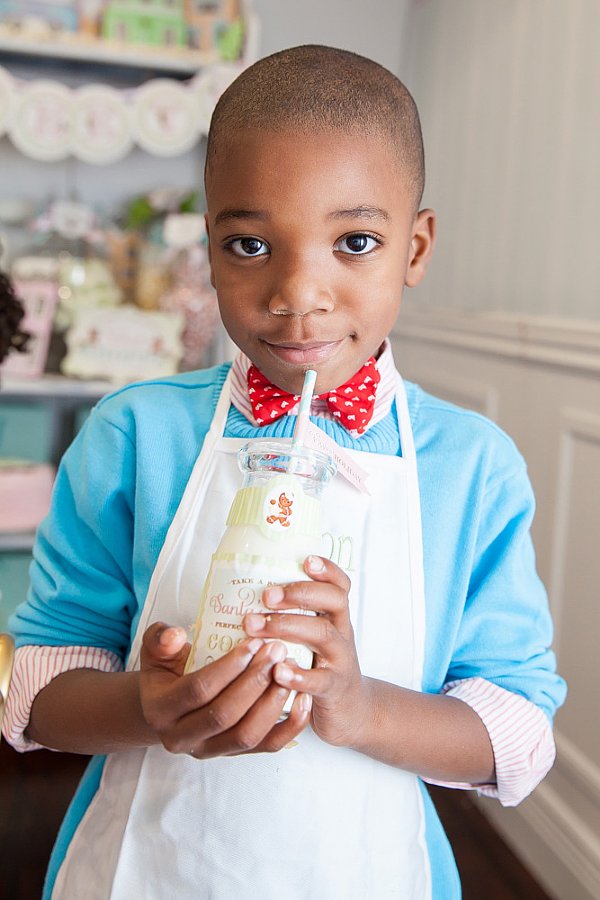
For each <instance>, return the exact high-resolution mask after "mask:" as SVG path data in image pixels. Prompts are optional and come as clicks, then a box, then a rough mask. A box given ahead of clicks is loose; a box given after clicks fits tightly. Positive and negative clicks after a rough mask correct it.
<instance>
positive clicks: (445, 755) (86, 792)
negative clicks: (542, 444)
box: [8, 47, 564, 900]
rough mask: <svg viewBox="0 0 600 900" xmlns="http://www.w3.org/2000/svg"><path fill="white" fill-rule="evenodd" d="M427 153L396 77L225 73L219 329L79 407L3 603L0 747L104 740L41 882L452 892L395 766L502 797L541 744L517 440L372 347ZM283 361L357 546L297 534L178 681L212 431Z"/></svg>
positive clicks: (339, 68)
mask: <svg viewBox="0 0 600 900" xmlns="http://www.w3.org/2000/svg"><path fill="white" fill-rule="evenodd" d="M423 177H424V176H423V151H422V143H421V134H420V127H419V121H418V115H417V112H416V109H415V106H414V103H413V100H412V98H411V97H410V95H409V93H408V92H407V90H406V89H405V88H404V86H403V85H402V84H401V83H400V82H399V81H398V80H397V79H396V78H395V77H394V76H393V75H392V74H391V73H389V72H388V71H386V70H385V69H383V68H382V67H381V66H379V65H377V64H376V63H373V62H371V61H369V60H366V59H364V58H362V57H359V56H356V55H354V54H352V53H348V52H345V51H341V50H334V49H330V48H325V47H298V48H294V49H291V50H287V51H283V52H281V53H277V54H275V55H273V56H271V57H268V58H266V59H263V60H261V61H260V62H258V63H257V64H256V65H254V66H253V67H251V68H250V69H249V70H247V71H246V72H244V73H243V74H242V75H241V76H240V77H239V78H238V79H237V81H236V82H234V84H233V85H232V86H231V87H230V88H229V89H228V90H227V91H226V93H225V94H224V95H223V97H222V98H221V99H220V101H219V103H218V105H217V108H216V110H215V113H214V116H213V120H212V124H211V131H210V135H209V140H208V148H207V162H206V197H207V207H208V213H207V227H208V232H209V242H210V254H211V266H212V273H213V283H214V285H215V288H216V290H217V294H218V298H219V304H220V309H221V314H222V318H223V321H224V323H225V326H226V328H227V330H228V332H229V334H230V335H231V337H232V339H233V340H234V341H235V343H236V344H237V345H238V347H239V348H240V351H241V353H240V355H239V356H238V358H237V359H236V360H235V361H234V363H233V365H232V366H231V367H229V366H228V365H224V366H220V367H218V368H216V369H212V370H209V371H204V372H194V373H187V374H185V375H180V376H175V377H173V378H169V379H163V380H161V381H155V382H148V383H145V384H142V385H134V386H130V387H127V388H124V389H123V390H122V391H119V392H117V393H116V394H114V395H113V396H112V397H109V398H107V399H105V400H103V401H102V402H101V403H100V404H98V406H97V408H96V410H95V411H94V413H93V414H92V416H91V418H90V420H89V422H88V423H87V425H86V426H85V428H84V429H83V431H82V432H81V434H80V435H79V436H78V438H77V439H76V441H75V443H74V445H73V446H72V448H71V449H70V450H69V451H68V453H67V454H66V456H65V458H64V460H63V463H62V466H61V469H60V472H59V475H58V478H57V484H56V489H55V495H54V503H53V509H52V512H51V514H50V516H49V518H48V519H47V520H46V522H45V523H44V524H43V525H42V527H41V529H40V532H39V537H38V541H37V545H36V550H35V562H34V565H33V567H32V588H31V593H30V595H29V598H28V601H27V603H26V604H24V605H23V606H22V607H21V608H20V609H19V610H18V612H17V614H16V615H15V617H14V619H13V623H12V626H13V629H14V631H15V634H16V635H17V640H18V645H19V648H20V649H19V651H18V657H19V659H18V663H17V675H16V680H15V683H16V688H15V690H14V692H13V700H12V706H11V710H9V712H10V715H11V725H10V727H9V729H8V730H9V732H10V734H11V739H12V741H13V743H14V744H15V746H18V747H20V748H21V749H29V748H33V747H35V746H39V745H44V746H49V747H53V748H57V749H61V750H68V751H74V752H81V753H91V754H106V756H103V755H96V756H95V757H94V759H93V760H92V762H91V764H90V767H89V770H88V772H87V775H86V778H85V779H84V781H83V783H82V785H81V787H80V789H79V791H78V793H77V795H76V797H75V799H74V802H73V804H72V806H71V809H70V811H69V813H68V816H67V819H66V821H65V824H64V826H63V829H62V831H61V834H60V835H59V839H58V842H57V846H56V848H55V852H54V856H53V860H52V864H51V867H50V872H49V876H48V880H47V886H46V896H48V897H49V896H52V897H53V898H62V900H73V898H77V900H88V898H98V900H100V898H108V897H110V898H112V900H117V898H119V900H121V898H123V900H125V898H127V900H130V898H132V897H147V898H166V897H171V896H176V897H179V898H189V900H191V898H209V897H210V898H219V900H232V898H236V900H237V898H246V897H247V898H255V897H261V898H266V900H268V898H275V897H277V898H286V900H288V898H289V900H300V898H314V900H322V898H339V900H348V898H361V900H364V898H365V897H369V898H383V897H397V898H402V900H406V898H415V900H417V898H418V900H422V898H430V897H431V898H438V900H452V898H457V897H459V896H460V886H459V882H458V876H457V873H456V868H455V865H454V862H453V859H452V854H451V852H450V849H449V847H448V844H447V841H446V838H445V836H444V834H443V831H442V829H441V825H440V823H439V821H438V819H437V816H436V814H435V811H434V809H433V806H432V804H431V801H430V800H429V797H428V794H427V791H426V789H425V787H424V785H423V783H422V781H421V780H420V779H419V776H420V777H422V778H425V779H429V780H432V781H437V782H443V783H447V784H451V785H452V786H455V787H458V786H460V787H477V788H478V789H479V790H480V791H481V792H482V793H487V794H489V795H492V796H497V797H499V799H500V800H501V802H503V803H505V804H507V805H511V804H514V803H517V802H518V801H519V800H520V799H522V798H523V797H524V796H526V794H527V793H529V791H530V790H531V789H532V788H533V787H534V786H535V784H536V783H537V782H538V781H539V780H540V779H541V778H542V777H543V775H544V774H545V773H546V771H547V770H548V769H549V767H550V766H551V764H552V760H553V757H554V745H553V742H552V736H551V728H550V721H551V718H552V715H553V713H554V711H555V709H556V707H557V706H558V705H559V704H560V703H561V702H562V700H563V696H564V685H563V682H562V681H561V679H560V678H559V677H558V676H557V675H556V674H555V670H554V658H553V655H552V653H551V651H550V650H549V649H548V647H549V644H550V641H551V623H550V619H549V614H548V609H547V604H546V598H545V594H544V590H543V588H542V586H541V584H540V582H539V580H538V578H537V576H536V573H535V566H534V558H533V551H532V547H531V541H530V538H529V526H530V522H531V518H532V514H533V499H532V496H531V490H530V487H529V484H528V481H527V476H526V472H525V466H524V463H523V461H522V459H521V457H520V456H519V454H518V453H517V451H516V450H515V448H514V445H513V444H512V443H511V441H510V440H509V439H508V438H507V437H506V436H505V435H504V434H503V433H502V432H501V431H500V430H499V429H498V428H496V427H495V426H494V425H493V424H492V423H490V422H488V421H487V420H485V419H483V418H482V417H480V416H478V415H476V414H474V413H470V412H467V411H465V410H462V409H458V408H456V407H453V406H450V405H448V404H446V403H442V402H441V401H438V400H436V399H434V398H432V397H430V396H427V395H426V394H425V393H424V392H423V391H422V390H421V389H420V388H418V387H417V386H415V385H410V384H407V385H404V384H403V382H402V380H401V379H400V377H399V376H398V375H397V373H396V372H395V367H394V363H393V360H392V357H391V350H390V345H389V343H388V341H387V336H388V334H389V332H390V330H391V329H392V327H393V325H394V322H395V320H396V316H397V314H398V311H399V307H400V301H401V297H402V292H403V289H404V286H405V285H406V286H408V287H412V286H413V285H416V284H418V283H419V281H420V280H421V279H422V277H423V275H424V272H425V269H426V266H427V263H428V261H429V258H430V255H431V251H432V247H433V243H434V236H435V216H434V213H433V212H432V211H431V210H428V209H425V210H419V203H420V199H421V194H422V190H423ZM307 368H314V369H316V371H317V385H316V391H317V394H318V395H319V396H318V398H317V399H316V400H315V402H314V405H313V407H312V414H313V421H314V422H315V423H316V424H317V425H318V426H319V427H320V428H321V429H322V430H323V431H324V432H326V434H327V435H328V436H329V437H330V438H332V439H333V440H334V441H335V442H336V443H337V444H338V445H339V446H340V447H341V448H344V449H345V450H346V452H347V453H348V454H349V455H350V456H352V457H354V458H355V459H356V460H358V461H359V462H360V464H361V466H362V467H363V468H364V469H366V470H367V471H368V473H369V489H370V494H364V493H361V492H360V491H358V490H357V489H356V488H355V487H354V486H352V485H351V484H349V483H348V482H346V481H345V480H344V479H343V478H342V477H341V476H339V475H338V476H336V478H335V479H334V481H333V483H332V484H331V485H330V487H329V488H328V494H327V496H326V498H325V515H326V526H327V531H328V533H330V534H331V535H332V536H333V545H334V546H344V547H346V546H352V547H353V548H354V551H353V556H352V558H350V559H340V560H338V561H339V562H340V565H339V566H338V565H337V564H336V561H335V560H328V559H322V558H320V557H309V558H308V559H307V560H306V564H305V567H306V572H307V574H308V575H309V576H310V580H308V581H303V582H298V583H294V584H288V585H282V586H281V587H279V586H275V587H272V588H270V589H268V590H267V591H265V601H266V603H267V605H268V606H269V607H270V608H271V609H272V610H273V611H277V613H280V614H279V615H268V616H265V615H258V614H255V615H250V616H247V617H246V620H245V623H244V627H245V630H246V633H247V635H248V638H247V640H245V641H244V642H243V643H242V644H240V645H239V646H238V647H237V648H236V649H234V650H233V651H232V652H231V653H229V654H228V655H226V656H224V657H223V658H222V659H220V660H218V661H216V662H214V663H212V664H210V665H208V666H207V667H205V668H204V669H201V670H200V671H198V672H195V673H190V674H187V675H184V674H183V667H184V663H185V660H186V657H187V653H188V651H189V645H188V644H187V636H186V631H185V629H186V628H187V626H188V625H189V623H190V622H192V621H193V620H194V618H195V616H196V612H197V606H198V600H199V594H200V588H201V585H202V583H203V580H204V577H205V575H206V572H207V570H208V564H209V560H210V555H211V553H212V551H213V550H214V548H215V547H216V545H217V543H218V540H219V537H220V535H221V533H222V531H223V528H224V522H225V517H226V514H227V510H228V506H229V504H230V502H231V499H232V497H233V495H234V492H235V490H236V489H237V488H238V487H239V483H240V476H239V473H238V471H237V467H236V459H235V452H234V451H236V450H237V449H238V448H239V447H240V446H241V444H242V443H243V442H244V441H247V440H248V439H251V438H258V437H273V438H284V437H290V436H291V434H292V431H293V427H294V422H295V414H294V413H295V411H296V410H297V400H298V397H297V395H298V394H299V393H300V390H301V387H302V383H303V378H304V373H305V370H306V369H307ZM273 385H275V386H276V388H277V390H276V391H274V390H273ZM371 385H374V387H373V389H371V387H370V386H371ZM276 394H277V395H279V396H275V395H276ZM365 394H366V395H367V402H366V403H364V402H363V400H362V398H363V397H364V396H365ZM340 396H349V397H350V398H351V399H350V400H349V401H348V402H349V403H350V404H352V405H351V406H350V407H349V409H350V410H352V412H348V415H347V416H345V415H344V416H343V415H340V410H341V409H342V407H341V406H340V403H339V397H340ZM355 398H358V399H355ZM344 403H345V401H344ZM265 409H267V410H268V415H266V416H265ZM344 409H345V406H344ZM290 410H291V414H289V411H290ZM265 419H266V420H267V424H261V423H263V422H264V421H265ZM341 565H344V566H345V570H344V569H343V568H341ZM298 607H301V608H305V609H306V610H310V611H313V612H315V613H317V615H316V616H298V615H294V614H289V613H288V614H286V612H285V611H286V610H289V609H294V608H298ZM267 639H268V640H267ZM282 640H292V641H295V642H299V643H304V644H306V645H308V646H309V647H310V648H311V649H312V650H313V651H314V654H315V664H314V667H313V668H312V669H311V670H308V671H302V670H300V669H298V668H297V667H295V666H294V665H293V664H292V663H291V662H290V661H289V660H285V650H284V645H283V644H282V643H281V641H282ZM124 664H126V671H125V672H123V671H120V670H121V669H122V667H123V665H124ZM290 689H293V690H296V691H297V692H298V693H297V696H296V699H295V702H294V705H293V709H292V712H291V715H290V716H289V718H287V719H286V720H284V721H282V722H280V721H278V720H279V715H280V712H281V709H282V707H283V704H284V702H285V700H286V699H287V697H288V694H289V691H290ZM286 748H290V749H286ZM284 750H285V752H283V751H284Z"/></svg>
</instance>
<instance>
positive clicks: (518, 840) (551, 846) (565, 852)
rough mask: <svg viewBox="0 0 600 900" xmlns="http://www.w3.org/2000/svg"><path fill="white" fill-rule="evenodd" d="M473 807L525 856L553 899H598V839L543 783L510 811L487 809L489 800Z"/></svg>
mask: <svg viewBox="0 0 600 900" xmlns="http://www.w3.org/2000/svg"><path fill="white" fill-rule="evenodd" d="M477 805H478V807H479V808H480V809H481V811H482V812H483V813H484V815H485V816H486V817H487V818H488V819H490V820H491V821H492V822H493V823H494V825H495V826H496V828H497V829H498V831H499V832H500V833H501V835H502V837H503V838H504V840H505V841H506V843H507V844H508V845H509V846H510V847H512V849H513V850H514V851H515V853H516V854H517V856H519V857H520V858H521V859H525V860H526V863H527V865H528V866H530V867H531V869H532V870H533V871H534V873H535V875H536V877H537V878H538V879H539V881H540V882H541V883H542V884H543V885H544V887H545V888H546V890H547V891H548V892H549V893H550V895H551V896H552V897H556V898H557V900H563V898H564V897H567V896H569V897H577V900H595V898H597V897H600V845H599V843H598V838H597V836H596V834H595V833H594V832H593V831H592V829H591V828H590V827H589V826H588V825H587V824H586V823H585V822H584V821H583V820H582V819H581V818H580V817H579V816H577V815H576V814H575V813H574V812H573V810H572V809H571V808H570V807H569V806H568V804H567V803H566V802H565V801H564V800H563V799H562V798H561V797H560V796H559V794H558V793H557V792H556V791H555V790H554V789H553V788H552V787H550V785H549V784H548V782H543V783H542V784H541V785H539V787H538V788H536V790H535V793H534V794H533V795H532V796H531V797H530V798H529V799H528V800H527V801H526V802H525V803H524V804H523V805H522V806H519V807H518V808H516V809H513V810H504V809H503V808H502V807H499V806H498V807H492V806H491V805H489V801H487V800H485V801H482V800H480V799H478V800H477ZM507 813H508V815H507ZM531 835H535V839H536V842H535V844H532V842H531V840H530V836H531ZM524 839H525V840H526V843H527V854H526V856H525V855H524V854H523V840H524ZM549 859H551V860H552V865H551V871H550V867H549V865H548V860H549Z"/></svg>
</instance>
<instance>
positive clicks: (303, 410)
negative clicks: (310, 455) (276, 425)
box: [292, 369, 317, 450]
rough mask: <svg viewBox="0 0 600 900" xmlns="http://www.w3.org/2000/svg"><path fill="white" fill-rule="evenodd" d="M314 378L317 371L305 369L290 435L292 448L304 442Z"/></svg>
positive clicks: (315, 378)
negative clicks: (298, 403) (298, 405)
mask: <svg viewBox="0 0 600 900" xmlns="http://www.w3.org/2000/svg"><path fill="white" fill-rule="evenodd" d="M316 380H317V373H316V372H315V370H314V369H307V372H306V375H305V376H304V384H303V385H302V395H301V397H300V407H299V409H298V415H297V417H296V425H295V426H294V434H293V435H292V449H293V450H298V449H299V448H300V447H302V445H303V443H304V432H305V431H306V426H307V424H308V420H309V416H310V405H311V403H312V398H313V392H314V389H315V381H316Z"/></svg>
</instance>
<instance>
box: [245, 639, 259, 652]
mask: <svg viewBox="0 0 600 900" xmlns="http://www.w3.org/2000/svg"><path fill="white" fill-rule="evenodd" d="M262 645H263V641H261V639H260V638H252V640H251V641H248V643H247V644H246V649H247V650H249V651H250V653H251V654H252V656H254V654H255V653H258V651H259V650H260V648H261V647H262Z"/></svg>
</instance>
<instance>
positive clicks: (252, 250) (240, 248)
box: [226, 237, 269, 256]
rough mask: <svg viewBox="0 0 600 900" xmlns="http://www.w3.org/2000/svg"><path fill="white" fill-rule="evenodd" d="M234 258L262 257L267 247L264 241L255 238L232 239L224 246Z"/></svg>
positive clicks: (267, 250) (266, 251) (267, 249)
mask: <svg viewBox="0 0 600 900" xmlns="http://www.w3.org/2000/svg"><path fill="white" fill-rule="evenodd" d="M226 246H227V247H228V248H229V249H230V250H232V251H233V253H235V255H236V256H264V255H265V253H268V252H269V247H268V245H267V244H265V242H264V241H261V240H260V239H259V238H255V237H242V238H234V239H233V240H232V241H228V243H227V245H226Z"/></svg>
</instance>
